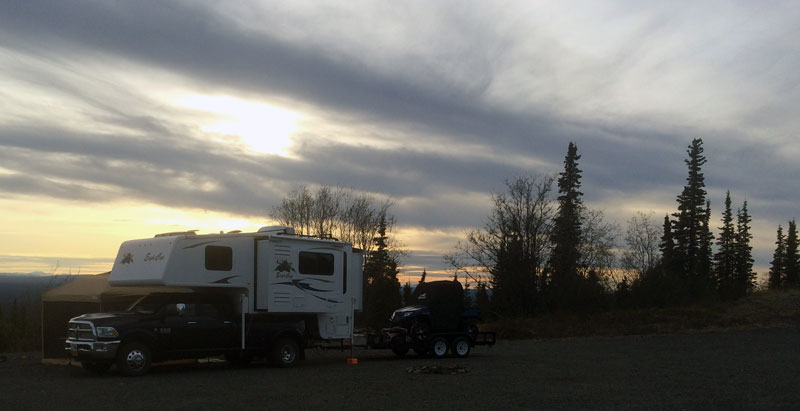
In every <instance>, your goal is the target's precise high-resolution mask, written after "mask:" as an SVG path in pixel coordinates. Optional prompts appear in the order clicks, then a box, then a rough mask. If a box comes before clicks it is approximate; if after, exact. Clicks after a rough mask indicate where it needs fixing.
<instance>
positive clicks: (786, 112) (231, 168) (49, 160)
mask: <svg viewBox="0 0 800 411" xmlns="http://www.w3.org/2000/svg"><path fill="white" fill-rule="evenodd" d="M613 8H614V9H615V13H620V14H625V15H626V16H628V17H630V14H626V13H633V16H634V17H637V16H638V14H641V13H644V14H647V13H650V14H649V15H648V16H647V18H641V19H636V25H635V26H634V29H632V30H631V31H630V33H631V34H630V36H631V37H630V38H628V39H627V40H625V44H622V45H620V46H619V47H617V48H615V49H614V50H616V52H615V53H612V55H610V56H601V57H597V58H586V59H585V60H582V59H579V58H578V57H580V56H578V57H576V56H577V52H575V51H573V50H570V48H569V44H568V40H570V39H569V38H560V37H558V36H555V37H554V36H553V35H552V34H549V35H548V34H545V33H544V30H543V29H541V30H540V29H537V28H530V27H527V26H528V25H529V24H527V23H526V22H525V20H524V19H520V22H517V23H516V25H515V24H512V23H513V22H508V21H503V22H499V21H491V20H487V19H485V18H483V17H484V14H483V11H481V10H479V11H475V10H472V11H470V10H466V8H460V7H459V8H457V9H456V8H453V7H448V6H442V7H441V8H439V9H437V13H438V14H441V15H445V16H446V17H447V18H445V19H444V21H446V22H447V23H448V24H452V25H451V26H447V27H443V28H441V29H438V30H437V31H435V34H436V35H435V36H433V38H435V39H436V40H437V42H436V43H434V44H427V43H422V44H423V45H422V46H417V47H422V48H426V47H430V48H437V49H436V50H435V51H436V53H433V54H432V55H433V56H434V58H432V59H428V60H426V59H421V58H417V57H416V56H417V54H419V53H417V52H416V51H415V50H413V48H412V47H409V49H408V50H405V49H404V50H402V52H401V53H400V57H398V56H396V55H392V53H393V52H397V51H396V50H394V51H393V50H383V48H382V47H364V48H363V49H362V48H356V49H355V50H354V51H350V52H347V53H346V52H343V50H345V49H347V48H348V47H350V43H347V42H346V40H344V39H342V40H337V39H332V40H331V41H330V43H329V44H330V45H333V46H331V47H326V43H320V42H310V41H309V42H304V41H303V38H292V37H291V36H282V35H281V33H280V30H279V28H271V27H261V28H258V27H251V26H246V25H244V24H243V23H242V22H241V21H239V20H237V19H235V18H234V17H232V15H231V14H222V13H220V12H218V10H215V9H214V8H213V5H212V6H208V5H204V4H201V3H198V2H136V3H133V2H130V3H126V2H123V3H119V2H102V1H100V2H78V3H75V2H62V1H50V2H13V3H11V4H7V5H4V7H3V12H2V13H0V53H2V52H9V51H11V52H13V53H17V54H19V55H24V56H26V57H29V58H30V59H32V60H33V61H35V62H36V65H31V66H30V67H26V66H25V64H22V65H20V66H19V67H17V68H16V69H11V68H9V69H8V71H7V72H5V73H4V75H6V76H8V78H11V79H12V82H13V81H19V82H25V83H26V84H29V85H35V86H36V87H37V88H39V89H46V90H50V91H52V92H53V93H58V94H60V95H66V96H69V99H70V100H71V101H75V102H79V103H80V104H79V105H80V111H81V113H82V115H84V116H85V117H86V118H87V119H89V120H87V123H90V122H93V123H95V124H97V125H102V126H103V129H102V130H96V129H93V126H94V125H95V124H86V125H85V127H86V130H84V131H81V132H77V131H75V130H74V127H72V128H68V127H66V126H62V125H60V124H58V120H52V119H49V118H48V115H47V114H48V113H26V116H27V117H28V118H27V120H28V121H27V122H26V123H25V122H22V123H21V122H19V121H17V122H10V123H8V124H3V123H0V167H2V168H3V169H5V170H10V171H11V173H10V174H9V173H3V174H0V192H3V193H8V194H40V195H47V196H51V197H57V198H64V199H70V200H81V201H96V202H102V201H106V200H109V199H112V198H116V197H128V198H136V199H140V200H146V201H152V202H155V203H159V204H164V205H169V206H176V207H192V208H205V209H211V210H220V211H227V212H232V213H240V214H244V215H250V216H260V215H265V214H266V213H267V210H269V208H270V207H271V206H272V205H273V204H275V203H276V202H277V200H278V199H280V198H281V197H282V196H283V193H285V192H286V191H287V190H288V189H289V188H291V187H294V186H297V185H300V184H312V185H313V184H328V185H345V186H351V187H355V188H357V189H359V190H364V191H368V192H373V193H379V194H383V195H386V196H389V197H392V198H395V199H397V200H398V201H397V202H396V211H397V214H398V217H400V218H401V223H408V224H410V225H418V226H424V227H437V226H467V225H479V224H480V221H479V218H480V216H481V215H483V213H485V212H486V206H487V201H486V199H488V196H489V194H490V193H491V192H494V191H498V190H502V188H503V180H504V179H506V178H513V177H515V176H524V175H531V174H553V173H557V172H558V171H559V168H560V166H561V162H562V160H563V157H564V154H565V152H566V147H567V142H568V141H575V142H577V144H578V148H579V153H580V154H581V155H582V156H583V157H582V158H581V161H580V165H581V168H582V169H583V171H584V180H583V191H584V193H585V195H586V197H585V198H586V200H587V201H588V202H594V203H603V202H607V201H608V200H609V198H608V197H609V196H611V195H615V193H617V194H618V193H625V194H627V195H629V196H632V197H635V196H636V195H637V194H638V193H643V194H642V195H644V194H645V193H652V192H664V193H667V194H665V198H664V201H665V203H667V204H668V206H670V207H672V206H674V197H675V195H677V194H678V193H677V192H675V188H676V187H680V185H682V184H683V182H684V179H685V175H686V168H685V165H684V164H683V160H684V158H685V157H686V153H685V150H686V146H687V145H688V144H689V142H690V141H691V139H692V138H695V137H702V138H704V140H705V142H706V155H707V157H708V160H709V163H708V165H707V166H706V168H705V172H706V179H707V180H706V181H707V183H708V185H709V187H713V188H714V190H712V195H713V198H712V201H713V203H712V208H714V209H719V207H721V204H722V203H721V201H722V198H721V196H720V193H724V191H725V190H728V189H729V190H731V191H732V192H733V193H734V195H735V196H736V197H737V198H740V199H744V198H747V199H748V201H749V202H750V205H751V214H753V215H754V216H756V215H757V214H756V213H758V214H760V215H764V216H767V217H765V219H767V220H769V221H770V222H777V221H783V220H785V219H788V218H792V217H794V216H795V215H794V214H796V213H797V211H796V210H797V207H796V204H797V201H798V194H797V190H796V184H793V183H792V181H793V179H794V176H796V175H797V174H798V173H800V166H798V165H797V163H796V161H794V160H793V157H792V156H791V155H787V154H786V153H792V152H794V153H795V154H797V153H798V152H800V150H799V149H798V148H797V144H796V142H795V143H793V145H790V146H789V147H787V146H786V143H785V142H787V141H788V142H792V140H791V138H790V134H791V133H793V132H794V130H795V129H796V123H795V121H796V120H794V117H796V116H795V113H796V108H797V105H798V104H800V101H798V97H797V95H798V94H797V93H793V91H794V90H795V89H796V87H797V84H800V74H798V73H800V71H798V70H796V67H797V63H798V61H797V58H798V57H797V55H796V53H793V50H794V49H796V46H797V40H796V37H797V36H794V35H793V34H796V32H797V30H800V26H798V25H797V23H796V22H795V23H792V22H791V20H792V19H791V18H789V17H791V16H792V15H793V14H792V13H796V12H797V10H794V9H792V10H790V12H789V13H788V14H787V15H788V16H789V17H786V18H784V19H779V18H778V17H780V16H777V15H775V13H774V12H770V11H758V12H751V11H749V10H748V11H746V13H744V16H743V17H742V16H740V15H739V14H736V16H735V17H736V19H732V20H731V21H734V22H738V23H739V24H741V27H742V30H750V32H753V33H754V34H752V36H749V37H748V36H744V37H743V38H744V40H741V37H737V35H738V34H739V33H729V31H726V30H729V28H727V27H728V23H727V19H726V18H720V19H717V20H714V21H713V22H716V23H719V22H723V23H725V24H723V25H722V26H723V27H725V29H724V30H721V31H720V33H722V34H721V35H719V36H717V37H713V36H712V37H708V36H701V35H700V34H698V36H700V37H699V39H698V40H697V41H692V42H691V43H690V44H687V45H686V46H684V47H685V48H682V49H681V50H680V51H679V52H673V53H670V52H669V51H670V50H671V49H670V47H674V44H672V43H671V42H674V41H677V40H675V39H672V40H670V39H671V38H672V36H678V35H683V34H684V33H683V31H682V30H686V31H687V32H688V31H689V30H688V29H691V28H692V27H694V24H696V21H697V20H695V19H696V18H699V17H695V14H698V15H700V16H702V15H704V14H703V13H705V12H707V11H708V10H707V7H700V8H699V9H692V10H693V11H694V12H697V11H699V12H703V13H684V12H680V11H675V9H672V8H668V7H666V6H665V7H660V8H658V10H657V11H649V10H643V9H641V8H640V7H627V6H626V7H622V6H619V5H615V6H614V7H613ZM451 9H452V10H451ZM628 9H630V10H628ZM270 10H272V9H270ZM726 11H729V10H727V9H725V10H721V11H720V15H722V16H723V17H726V16H725V12H726ZM509 13H510V14H514V12H513V11H512V12H509ZM765 13H766V14H765ZM423 14H424V13H423ZM492 16H493V17H497V16H495V15H492ZM376 18H377V17H376ZM773 18H774V19H776V21H780V22H782V25H781V28H780V29H778V30H776V31H775V32H774V33H773V32H769V33H768V34H766V35H764V34H761V32H760V31H758V30H755V29H758V28H759V27H762V26H763V24H764V23H763V21H769V19H773ZM323 20H325V19H320V21H323ZM784 20H785V21H784ZM271 22H272V20H270V19H267V20H266V23H265V24H271ZM313 22H314V21H313V19H312V20H306V21H303V24H309V27H308V28H307V30H310V31H313V30H315V27H314V26H313V24H312V23H313ZM477 22H480V23H481V24H480V25H475V23H477ZM713 22H712V23H713ZM787 22H788V23H787ZM287 24H289V25H291V24H293V22H289V23H287ZM731 24H732V23H731ZM783 24H785V26H784V25H783ZM523 26H524V27H523ZM465 27H469V29H465ZM714 27H717V26H714ZM518 29H519V30H521V31H519V32H517V31H515V30H518ZM522 29H524V30H522ZM581 29H582V28H579V27H576V28H575V30H578V31H580V30H581ZM345 30H346V29H345ZM585 30H589V31H590V29H589V28H586V29H585ZM301 31H302V30H301ZM689 34H691V33H689ZM689 34H686V35H687V36H688V38H690V39H691V40H694V39H693V38H691V36H690V35H689ZM727 34H731V35H730V36H728V35H727ZM609 35H610V34H609ZM565 37H566V36H565ZM602 37H603V33H599V32H598V33H595V35H593V37H592V38H591V40H593V41H594V40H597V41H598V43H597V44H594V43H591V44H588V45H585V46H587V47H589V48H591V47H594V46H597V47H600V46H603V44H602V42H600V41H599V40H600V39H601V38H602ZM681 38H682V37H681ZM736 39H739V40H736ZM678 40H680V39H678ZM339 41H341V43H340V42H339ZM401 41H402V40H401ZM736 41H739V43H737V42H736ZM367 43H368V42H367ZM353 44H354V46H353V47H358V46H359V43H353ZM765 45H769V46H770V47H762V46H765ZM590 46H591V47H590ZM387 49H388V48H387ZM664 50H666V52H665V51H664ZM0 57H2V54H0ZM398 59H399V60H398ZM684 59H685V60H684ZM84 61H85V62H91V63H92V65H93V69H92V70H89V69H86V70H83V67H84V64H83V62H84ZM397 61H401V62H402V63H403V64H402V65H398V64H395V63H396V62H397ZM695 61H697V62H699V63H696V64H693V62H695ZM584 63H586V64H585V65H582V64H584ZM104 64H109V65H113V66H114V67H117V68H118V67H120V66H126V65H130V66H131V67H132V68H131V70H133V71H136V70H138V69H139V68H144V67H147V68H149V69H153V70H154V71H159V70H160V71H164V72H167V73H169V74H170V75H171V76H173V77H174V78H175V79H176V80H175V81H180V82H185V84H189V85H191V86H192V88H194V89H199V90H204V91H207V92H208V94H230V95H236V96H241V97H243V98H247V97H254V98H255V99H259V98H265V99H269V98H277V99H280V100H283V101H290V102H292V103H294V104H297V105H298V106H301V107H304V108H308V109H309V111H313V112H315V113H324V114H323V117H326V118H330V119H335V120H336V121H338V122H339V123H340V124H345V125H349V126H351V127H352V129H353V130H354V131H353V133H355V134H357V133H358V132H359V131H364V130H368V132H369V134H370V136H371V137H372V140H373V142H372V143H370V144H367V143H359V145H354V143H352V142H348V141H347V139H344V138H343V139H342V140H341V141H338V140H337V139H336V138H331V137H330V136H329V135H323V133H318V132H316V131H315V130H304V133H303V135H302V136H298V138H297V141H298V142H300V143H301V144H299V145H297V146H295V147H293V154H294V155H295V157H294V158H285V157H280V156H274V155H254V154H252V153H247V152H246V151H243V150H242V149H241V148H240V147H237V146H234V145H224V144H221V143H219V142H217V141H211V140H209V139H208V136H207V135H205V134H203V133H202V132H200V131H199V129H198V125H195V124H187V123H186V121H185V120H179V118H181V115H185V114H186V113H178V112H176V111H175V110H177V109H175V108H163V109H160V108H158V107H155V108H154V106H155V105H156V104H157V103H156V102H155V101H152V100H151V99H150V98H149V97H148V96H147V91H146V90H136V89H130V88H128V87H129V85H125V84H116V83H115V81H114V80H115V79H114V78H113V77H106V76H104V73H103V72H102V67H103V65H104ZM502 65H505V66H502ZM86 66H88V64H86ZM9 67H11V65H9ZM98 67H100V71H98V69H97V68H98ZM643 67H645V68H646V69H643ZM659 67H661V68H659ZM704 67H711V68H712V69H713V70H711V71H712V72H713V73H715V76H714V77H713V78H707V79H706V78H704V77H702V76H699V75H698V76H692V75H690V74H692V73H695V72H697V71H702V70H703V69H704ZM506 72H513V73H514V74H513V75H507V76H506V77H502V76H504V75H505V74H502V73H506ZM520 73H521V74H520ZM687 73H689V74H687ZM716 73H719V74H716ZM684 78H686V79H688V80H686V82H683V83H681V82H680V81H679V80H680V79H684ZM697 79H706V80H708V82H709V83H714V82H715V81H719V84H716V83H714V84H697V83H694V82H692V81H694V80H697ZM501 83H502V87H500V86H499V84H501ZM671 84H677V86H676V88H677V90H678V92H677V93H682V94H681V95H680V96H679V97H683V98H685V100H686V101H685V103H684V102H683V101H682V100H680V99H679V103H674V102H670V103H669V104H668V103H663V105H659V104H656V103H660V102H659V101H657V100H658V97H660V96H661V95H660V94H659V93H664V92H665V90H666V91H669V90H668V88H669V86H670V85H671ZM720 84H721V85H720ZM159 86H160V84H157V83H155V82H154V84H153V87H159ZM715 87H717V88H715ZM630 89H634V91H633V92H631V90H630ZM497 90H505V91H506V92H507V93H508V95H507V96H506V95H501V96H499V97H498V96H497V95H496V94H497V93H499V92H498V91H497ZM8 93H13V92H12V91H8V92H6V95H8ZM493 93H494V94H493ZM617 93H619V94H625V95H627V94H626V93H628V94H630V95H633V96H634V97H632V98H631V97H629V98H631V99H632V100H631V101H633V103H631V101H629V100H625V99H624V98H620V100H615V99H614V98H613V97H615V96H616V94H617ZM684 95H685V96H684ZM603 96H609V101H608V104H607V105H606V104H604V103H605V101H603V100H602V98H603ZM653 96H655V98H654V97H653ZM12 97H13V96H12ZM669 97H672V98H675V96H672V95H670V96H664V98H665V99H668V98H669ZM640 100H641V101H642V102H643V103H642V105H643V106H644V105H647V104H648V103H653V104H655V105H656V106H657V107H656V108H653V109H652V110H649V111H648V110H645V107H639V106H637V105H636V104H635V103H636V102H638V101H640ZM619 101H623V102H624V103H625V104H620V105H618V106H617V105H615V104H619ZM626 104H627V106H626ZM682 105H685V107H683V108H684V111H682V112H676V111H671V109H673V108H674V107H675V106H682ZM664 107H666V108H664ZM679 108H680V107H679ZM626 109H628V110H630V111H631V112H632V113H627V112H626ZM76 110H79V109H77V108H76ZM719 113H722V114H719ZM731 113H733V114H737V113H741V115H733V114H731ZM723 114H724V115H728V116H730V118H729V119H728V120H729V123H724V122H723V124H724V125H720V121H719V118H720V116H722V115H723ZM723 117H724V116H723ZM742 124H746V125H748V127H741V126H742ZM109 130H112V131H109ZM113 130H125V132H121V131H120V132H116V131H113ZM765 136H766V137H765ZM773 136H775V137H773ZM778 141H783V142H784V143H778ZM381 142H383V144H385V145H386V147H383V146H382V145H381V144H382V143H381ZM425 143H435V144H434V145H435V146H436V147H440V148H439V149H435V150H433V149H428V148H425V147H428V146H426V145H425ZM397 146H400V147H401V148H399V149H396V148H392V149H389V148H387V147H397ZM441 147H444V148H443V149H442V148H441ZM792 150H794V151H792ZM481 193H483V198H484V201H483V202H480V201H478V200H477V199H478V198H480V197H481ZM399 200H403V201H399ZM739 201H741V200H739ZM613 211H614V210H611V212H609V214H614V213H613Z"/></svg>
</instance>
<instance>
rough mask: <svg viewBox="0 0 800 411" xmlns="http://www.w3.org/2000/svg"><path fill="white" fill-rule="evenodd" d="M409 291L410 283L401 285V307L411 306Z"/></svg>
mask: <svg viewBox="0 0 800 411" xmlns="http://www.w3.org/2000/svg"><path fill="white" fill-rule="evenodd" d="M411 291H412V290H411V282H410V281H406V283H405V284H403V305H409V304H411Z"/></svg>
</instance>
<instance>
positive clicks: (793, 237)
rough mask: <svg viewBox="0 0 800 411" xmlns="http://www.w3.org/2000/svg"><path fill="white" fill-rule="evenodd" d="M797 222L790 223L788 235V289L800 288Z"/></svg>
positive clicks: (786, 277) (786, 284)
mask: <svg viewBox="0 0 800 411" xmlns="http://www.w3.org/2000/svg"><path fill="white" fill-rule="evenodd" d="M797 245H798V239H797V222H795V220H792V221H789V231H788V232H787V233H786V258H785V260H784V262H783V266H784V269H783V270H784V271H783V272H784V285H785V286H787V287H797V286H800V272H798V271H800V261H798V254H797Z"/></svg>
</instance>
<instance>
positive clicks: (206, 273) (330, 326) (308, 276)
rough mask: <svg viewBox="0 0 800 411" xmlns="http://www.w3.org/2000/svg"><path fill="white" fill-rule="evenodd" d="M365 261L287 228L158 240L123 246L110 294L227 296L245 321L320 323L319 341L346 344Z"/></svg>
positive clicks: (341, 245) (346, 248) (346, 247)
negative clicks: (138, 290)
mask: <svg viewBox="0 0 800 411" xmlns="http://www.w3.org/2000/svg"><path fill="white" fill-rule="evenodd" d="M361 267H362V253H361V251H360V250H358V249H354V248H353V247H352V246H351V245H350V244H349V243H346V242H342V241H337V240H333V239H320V238H310V237H303V236H298V235H295V233H294V230H293V229H292V228H290V227H282V226H277V227H275V226H271V227H263V228H261V229H259V230H258V232H255V233H240V232H235V233H228V234H208V235H197V234H195V233H194V232H180V233H166V234H159V235H157V236H156V237H155V238H148V239H141V240H131V241H126V242H124V243H123V244H122V245H121V246H120V249H119V253H118V254H117V258H116V260H115V261H114V267H113V269H112V270H111V275H110V277H109V283H110V284H111V285H112V286H179V287H189V288H196V289H204V290H208V289H227V290H228V291H230V292H234V293H236V292H237V291H238V294H240V295H242V296H243V298H242V308H241V310H242V314H243V318H244V314H247V315H256V316H259V317H269V316H271V315H275V316H281V315H286V314H292V315H295V314H305V317H306V318H308V317H316V319H317V321H316V322H317V327H318V334H319V335H318V336H317V337H318V338H322V339H338V338H347V337H349V336H350V335H351V333H352V328H353V312H354V310H361V306H362V287H361V284H362V270H361Z"/></svg>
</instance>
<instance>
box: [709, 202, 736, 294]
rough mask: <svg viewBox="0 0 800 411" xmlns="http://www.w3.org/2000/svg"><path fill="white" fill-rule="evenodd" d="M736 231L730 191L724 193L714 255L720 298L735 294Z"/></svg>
mask: <svg viewBox="0 0 800 411" xmlns="http://www.w3.org/2000/svg"><path fill="white" fill-rule="evenodd" d="M736 245H737V244H736V232H735V228H734V225H733V214H732V212H731V192H730V191H728V192H727V194H726V195H725V210H724V211H723V212H722V227H720V229H719V236H718V237H717V253H716V254H715V255H714V277H715V278H716V280H717V287H718V290H719V293H720V296H721V297H722V298H732V297H733V294H735V292H734V289H735V286H734V283H735V280H734V277H735V275H734V271H735V269H736V265H737V250H736Z"/></svg>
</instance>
